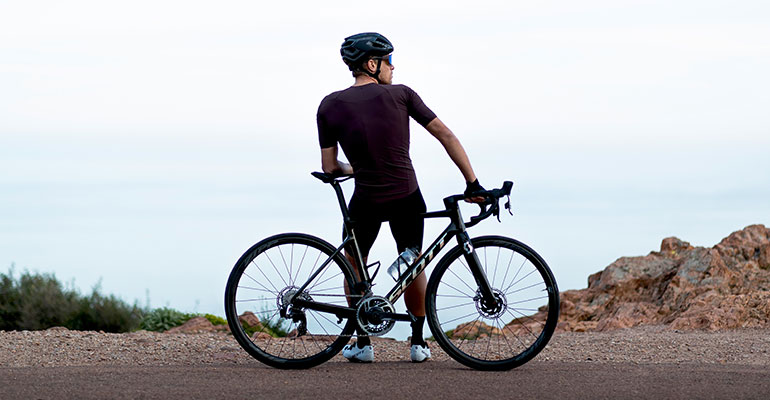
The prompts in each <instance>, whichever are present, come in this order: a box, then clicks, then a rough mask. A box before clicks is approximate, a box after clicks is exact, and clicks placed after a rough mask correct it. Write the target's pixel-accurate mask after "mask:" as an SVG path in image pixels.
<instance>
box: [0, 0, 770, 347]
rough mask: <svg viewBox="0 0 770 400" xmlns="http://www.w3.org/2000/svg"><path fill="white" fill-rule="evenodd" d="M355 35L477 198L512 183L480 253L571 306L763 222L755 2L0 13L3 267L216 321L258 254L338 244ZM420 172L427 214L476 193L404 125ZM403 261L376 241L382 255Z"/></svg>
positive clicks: (764, 150) (161, 6)
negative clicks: (306, 241)
mask: <svg viewBox="0 0 770 400" xmlns="http://www.w3.org/2000/svg"><path fill="white" fill-rule="evenodd" d="M364 31H377V32H380V33H382V34H384V35H386V36H387V37H388V38H389V39H390V40H391V41H392V42H393V43H394V46H395V52H394V54H393V57H394V65H395V70H394V83H403V84H406V85H408V86H410V87H411V88H412V89H414V90H415V91H417V93H419V94H420V96H421V97H422V99H423V100H424V101H425V103H426V104H427V105H428V106H429V107H430V108H431V109H432V110H433V111H434V112H436V114H437V115H438V116H439V118H441V119H442V121H444V122H445V123H446V124H447V125H448V126H449V127H450V128H451V129H452V130H453V131H454V132H455V134H456V135H457V136H458V138H459V139H460V141H461V142H462V144H463V146H464V147H465V149H466V151H467V152H468V154H469V156H470V159H471V162H472V164H473V167H474V169H475V171H476V174H477V175H478V176H479V178H480V182H481V183H482V185H484V186H485V187H487V188H492V187H499V186H500V185H501V184H502V182H503V181H504V180H512V181H514V182H515V185H514V190H513V193H512V196H511V199H512V204H513V207H514V213H515V215H514V216H513V217H511V216H507V215H504V216H503V217H502V222H501V223H498V222H497V221H495V220H492V219H490V220H487V221H485V222H484V223H482V224H480V225H478V226H477V227H474V228H473V229H472V230H471V234H472V235H476V236H478V235H484V234H504V235H508V236H513V237H516V238H518V239H520V240H522V241H524V242H525V243H527V244H529V245H530V246H532V247H533V248H535V249H536V250H537V251H538V252H539V253H541V255H542V256H543V257H544V258H545V259H546V261H547V262H548V263H549V265H550V266H551V268H552V270H553V272H554V274H555V276H556V279H557V281H558V283H559V286H560V288H561V289H562V290H568V289H580V288H584V287H585V286H586V282H587V277H588V275H590V274H592V273H595V272H597V271H600V270H602V269H603V268H605V267H606V266H607V265H609V264H610V263H612V262H613V261H614V260H616V259H617V258H619V257H622V256H639V255H645V254H647V253H649V252H650V251H653V250H657V249H658V248H659V246H660V241H661V240H662V239H663V238H665V237H668V236H677V237H679V238H681V239H683V240H686V241H689V242H691V243H692V244H693V245H698V246H709V247H710V246H713V245H715V244H716V243H718V242H719V241H720V240H721V239H722V238H723V237H725V236H727V235H728V234H730V233H731V232H733V231H736V230H739V229H742V228H743V227H745V226H747V225H750V224H756V223H760V224H765V225H770V201H768V199H770V157H768V150H769V149H770V112H768V110H770V76H769V75H768V73H767V71H770V5H768V4H767V2H762V1H684V0H683V1H671V0H668V1H623V2H618V1H609V0H606V1H605V0H594V1H584V2H574V1H538V2H520V1H478V2H472V3H471V2H467V1H420V2H414V1H410V2H406V1H391V2H387V3H360V4H359V3H355V4H354V3H351V2H333V1H331V2H310V1H294V2H270V3H267V2H253V1H221V2H204V1H175V0H173V1H172V0H155V1H133V2H104V1H81V0H74V1H68V2H59V1H34V0H31V1H25V2H19V1H4V0H0V271H7V270H8V269H9V268H11V266H14V269H15V271H16V273H19V272H20V271H24V270H29V271H32V272H40V273H54V274H55V275H56V277H57V278H59V280H60V281H62V282H67V283H68V284H69V285H73V286H74V287H76V288H78V289H79V290H81V291H82V292H84V293H88V292H90V290H91V288H93V287H94V286H96V285H100V287H101V290H102V292H103V293H109V294H115V295H117V296H119V297H121V298H123V299H124V300H126V301H128V302H134V301H137V302H139V304H140V305H143V306H144V305H146V304H148V303H149V305H150V306H152V307H161V306H169V307H174V308H177V309H179V310H182V311H188V312H207V313H213V314H217V315H224V311H223V296H224V287H225V283H226V280H227V276H228V274H229V272H230V269H231V268H232V266H233V264H234V263H235V261H236V260H237V259H238V257H239V256H240V255H241V253H243V252H244V251H245V250H246V249H247V248H248V247H249V246H251V245H252V244H253V243H255V242H257V241H258V240H260V239H262V238H264V237H266V236H269V235H271V234H275V233H280V232H286V231H298V232H306V233H311V234H315V235H318V236H320V237H322V238H324V239H326V240H328V241H330V242H332V243H335V244H336V243H337V242H338V240H339V236H340V225H341V222H340V215H339V209H338V208H337V206H336V203H335V198H334V194H333V192H332V190H331V189H330V188H329V187H327V186H326V185H323V184H321V183H320V182H319V181H317V180H315V179H313V178H312V177H311V176H310V172H311V171H315V170H319V169H320V152H319V150H318V144H317V132H316V126H315V115H316V111H317V107H318V104H319V102H320V101H321V99H322V98H323V97H324V96H326V95H327V94H329V93H330V92H332V91H336V90H340V89H343V88H345V87H347V86H349V85H351V84H352V78H351V76H350V74H349V72H348V71H347V68H346V67H345V66H344V64H343V63H342V61H341V59H340V57H339V46H340V44H341V43H342V40H343V39H344V38H345V37H346V36H348V35H351V34H354V33H358V32H364ZM411 155H412V159H413V162H414V165H415V169H416V171H417V176H418V180H419V182H420V185H421V188H422V192H423V194H424V196H425V198H426V201H427V203H428V208H429V209H438V208H440V207H441V198H443V197H444V196H447V195H450V194H455V193H459V192H461V191H462V190H463V189H464V182H463V180H462V175H461V174H460V173H459V171H458V170H457V168H456V167H454V165H453V164H452V163H451V161H450V160H449V158H448V157H447V156H446V154H445V152H444V150H443V148H442V147H441V146H440V145H439V144H438V142H437V141H436V140H435V139H433V138H432V137H431V136H430V135H429V134H428V133H427V132H425V131H424V130H423V129H422V128H421V127H420V126H419V125H417V124H416V123H413V124H412V148H411ZM345 190H346V193H347V194H348V195H349V194H350V193H352V184H348V185H347V186H345ZM465 212H466V214H469V213H471V212H473V208H472V207H470V206H469V207H468V208H466V209H465ZM443 224H444V222H442V221H440V220H439V221H437V220H431V221H428V222H427V225H426V242H429V241H430V240H431V239H432V237H433V236H434V235H436V234H438V233H439V232H440V231H441V230H442V229H443V227H444V226H443ZM395 256H396V254H395V245H394V244H393V241H392V239H391V238H390V237H389V231H388V229H387V228H386V227H383V230H382V231H381V234H380V239H379V240H378V242H377V243H376V244H375V247H374V248H373V250H372V253H371V256H370V258H371V259H373V260H380V261H382V263H383V264H385V265H388V264H389V263H390V262H391V261H392V260H393V259H394V258H395ZM429 271H430V270H429ZM387 279H389V278H387V277H385V276H383V277H382V280H379V278H378V283H379V284H380V287H382V288H383V289H382V291H383V294H384V292H387V288H389V286H390V285H389V282H388V281H387ZM376 289H377V288H375V291H376ZM397 308H399V309H403V301H399V304H397ZM405 332H406V333H405ZM407 333H408V328H406V331H404V332H402V331H399V330H398V329H396V330H394V331H393V332H392V335H395V336H399V335H404V336H405V335H406V334H407Z"/></svg>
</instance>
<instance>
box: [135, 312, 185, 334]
mask: <svg viewBox="0 0 770 400" xmlns="http://www.w3.org/2000/svg"><path fill="white" fill-rule="evenodd" d="M195 316H196V315H195V314H187V313H183V312H180V311H177V310H174V309H173V308H168V307H162V308H156V309H154V310H152V311H149V312H147V313H146V314H145V315H144V318H142V323H141V324H140V325H139V328H141V329H144V330H148V331H154V332H163V331H167V330H169V329H171V328H173V327H175V326H179V325H182V324H184V323H185V322H187V321H188V320H189V319H190V318H193V317H195Z"/></svg>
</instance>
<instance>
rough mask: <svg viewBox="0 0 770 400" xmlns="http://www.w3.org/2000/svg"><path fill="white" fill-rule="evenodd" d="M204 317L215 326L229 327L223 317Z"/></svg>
mask: <svg viewBox="0 0 770 400" xmlns="http://www.w3.org/2000/svg"><path fill="white" fill-rule="evenodd" d="M204 317H205V318H206V319H207V320H209V322H211V323H212V324H213V325H227V320H226V319H224V318H222V317H219V316H216V315H213V314H206V315H204Z"/></svg>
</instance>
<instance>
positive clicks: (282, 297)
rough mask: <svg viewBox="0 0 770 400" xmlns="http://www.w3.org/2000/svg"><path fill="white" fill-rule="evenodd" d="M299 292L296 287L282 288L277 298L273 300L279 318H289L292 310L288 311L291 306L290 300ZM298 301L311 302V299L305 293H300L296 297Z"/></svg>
mask: <svg viewBox="0 0 770 400" xmlns="http://www.w3.org/2000/svg"><path fill="white" fill-rule="evenodd" d="M297 292H299V288H298V287H296V286H287V287H285V288H283V289H282V290H281V291H280V293H278V297H277V298H276V299H275V304H276V306H278V310H280V312H281V317H283V318H290V316H291V315H292V310H290V306H291V299H292V298H293V297H294V295H295V294H297ZM297 298H298V299H302V300H307V301H311V300H313V298H312V297H310V295H309V294H307V292H302V293H300V294H299V295H298V296H297ZM296 311H299V310H296Z"/></svg>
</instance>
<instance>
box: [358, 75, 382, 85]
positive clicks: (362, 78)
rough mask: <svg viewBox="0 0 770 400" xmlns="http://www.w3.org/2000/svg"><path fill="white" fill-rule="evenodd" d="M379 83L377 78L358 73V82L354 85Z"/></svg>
mask: <svg viewBox="0 0 770 400" xmlns="http://www.w3.org/2000/svg"><path fill="white" fill-rule="evenodd" d="M372 83H374V84H377V83H378V82H377V79H374V78H372V77H371V76H368V75H358V76H357V77H356V82H355V83H353V86H363V85H369V84H372Z"/></svg>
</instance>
